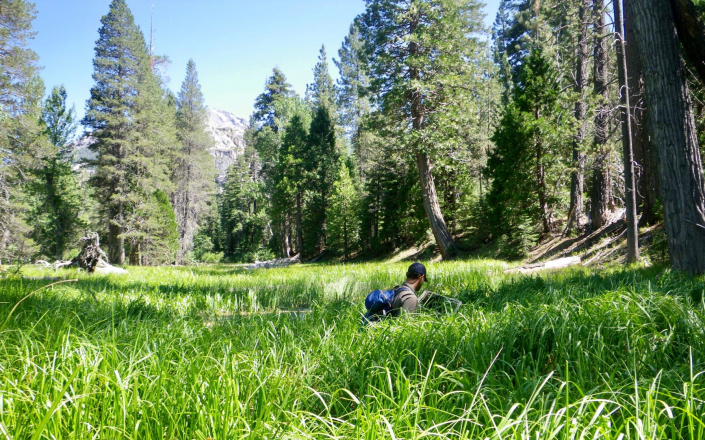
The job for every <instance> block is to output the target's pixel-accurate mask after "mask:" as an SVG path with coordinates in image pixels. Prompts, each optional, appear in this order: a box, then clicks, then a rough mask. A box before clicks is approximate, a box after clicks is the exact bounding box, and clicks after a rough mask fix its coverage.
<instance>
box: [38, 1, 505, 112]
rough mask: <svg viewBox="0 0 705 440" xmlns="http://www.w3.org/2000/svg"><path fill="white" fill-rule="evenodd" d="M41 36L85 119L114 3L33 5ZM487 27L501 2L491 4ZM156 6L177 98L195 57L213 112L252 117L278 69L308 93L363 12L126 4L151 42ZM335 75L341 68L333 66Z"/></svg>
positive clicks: (296, 4) (47, 65)
mask: <svg viewBox="0 0 705 440" xmlns="http://www.w3.org/2000/svg"><path fill="white" fill-rule="evenodd" d="M34 2H35V4H36V6H37V11H38V16H37V19H36V20H35V22H34V28H35V30H36V31H37V32H38V35H37V38H36V39H35V40H34V41H33V42H32V45H31V46H32V48H33V49H34V50H35V51H36V52H37V53H38V54H39V57H40V64H41V65H42V66H43V67H44V69H43V71H42V78H43V79H44V82H45V83H46V86H47V89H50V88H51V87H52V86H54V85H59V84H64V85H65V86H66V89H67V92H68V96H69V101H71V102H73V103H75V105H76V110H77V112H78V114H79V115H80V116H82V115H83V113H84V108H85V103H86V100H87V99H88V97H89V91H90V88H91V86H92V85H93V80H92V78H91V75H92V73H93V64H92V62H93V55H94V52H93V50H94V46H95V41H96V40H97V39H98V28H99V27H100V18H101V17H102V16H103V15H105V14H106V13H107V12H108V6H109V4H110V0H34ZM486 3H487V4H488V6H487V7H486V13H487V17H486V20H485V21H486V23H487V24H490V23H491V22H492V21H493V20H494V16H495V14H496V11H497V8H498V4H499V0H486ZM153 4H154V28H155V30H156V32H155V48H156V53H157V54H160V55H168V56H169V58H170V59H171V61H172V65H171V68H170V69H169V76H170V77H171V82H170V83H169V87H170V88H171V89H172V90H173V91H175V92H178V90H179V88H180V87H181V82H182V81H183V78H184V73H185V70H186V63H187V62H188V60H189V58H193V59H194V61H195V62H196V65H197V68H198V73H199V79H200V81H201V85H202V88H203V93H204V95H205V98H206V102H207V104H208V106H209V107H210V108H217V109H221V110H226V111H230V112H232V113H235V114H236V115H238V116H241V117H244V118H248V117H249V115H250V113H252V106H253V104H254V100H255V98H256V97H257V95H259V94H260V93H262V90H263V88H264V82H265V80H266V79H267V78H268V77H269V75H270V74H271V71H272V68H273V67H274V66H279V68H281V69H282V70H283V71H284V73H285V74H286V75H287V77H288V79H289V82H290V83H291V84H292V85H293V86H294V88H295V89H296V91H297V92H299V93H300V94H303V93H304V92H305V87H306V84H308V83H310V82H312V77H313V73H312V69H313V66H314V65H315V64H316V61H317V57H318V51H319V49H320V47H321V44H325V46H326V50H327V52H328V57H329V61H330V59H331V58H333V57H336V58H337V52H338V49H339V48H340V45H341V43H342V41H343V38H344V37H345V36H346V35H347V33H348V29H349V26H350V23H351V22H352V20H353V19H354V18H355V16H357V15H358V14H360V13H362V12H363V11H364V7H365V2H364V1H363V0H204V1H195V0H128V5H129V6H130V9H131V10H132V13H133V14H134V16H135V19H136V21H137V24H138V25H140V27H141V28H142V31H143V32H144V33H145V36H146V38H149V36H148V34H149V26H150V14H151V9H152V5H153ZM330 67H331V74H333V75H334V77H335V76H337V69H336V68H335V66H334V65H333V63H332V62H331V63H330Z"/></svg>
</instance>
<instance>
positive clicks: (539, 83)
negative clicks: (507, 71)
mask: <svg viewBox="0 0 705 440" xmlns="http://www.w3.org/2000/svg"><path fill="white" fill-rule="evenodd" d="M555 75H556V73H555V69H554V68H553V66H551V65H550V64H549V62H548V61H547V60H546V59H545V57H544V55H543V53H542V52H541V50H540V49H535V50H534V51H533V52H532V54H531V55H530V57H529V58H528V59H526V60H524V64H523V65H522V67H521V69H520V71H519V81H518V82H517V84H516V86H515V87H514V91H513V99H512V101H511V103H510V104H509V105H508V106H507V108H506V109H505V114H504V116H503V118H502V121H501V122H500V125H499V127H498V128H497V131H496V132H495V134H494V136H493V141H494V142H495V149H494V150H493V151H492V153H491V154H490V157H489V160H488V165H487V166H488V170H487V171H488V174H489V176H490V178H491V179H492V188H491V190H490V192H489V194H488V195H487V204H488V206H489V208H490V213H489V217H488V219H487V221H488V223H489V224H490V225H492V229H493V238H495V239H502V240H503V242H504V244H505V245H506V248H505V249H504V251H505V254H506V255H508V256H512V257H520V256H523V254H524V252H526V250H527V249H528V248H529V246H530V245H532V244H534V243H535V242H536V240H537V239H538V234H536V233H535V232H534V231H537V229H538V230H539V231H541V232H542V233H543V234H544V235H545V234H547V233H549V232H550V231H551V230H552V228H553V222H554V211H555V210H554V206H555V203H556V201H555V200H554V198H553V197H552V196H551V193H550V192H549V188H550V187H551V186H552V185H551V183H552V182H553V181H554V179H556V178H557V175H558V173H556V172H555V170H556V166H557V165H558V164H559V163H560V162H559V160H558V159H560V157H561V151H562V150H564V149H565V146H564V145H562V143H563V142H566V140H567V139H568V138H569V136H568V133H567V132H563V131H561V124H559V123H558V122H557V121H560V120H561V119H563V118H565V115H564V113H565V112H566V109H565V108H563V107H561V106H560V90H559V89H558V83H557V82H556V80H555ZM563 130H565V128H563Z"/></svg>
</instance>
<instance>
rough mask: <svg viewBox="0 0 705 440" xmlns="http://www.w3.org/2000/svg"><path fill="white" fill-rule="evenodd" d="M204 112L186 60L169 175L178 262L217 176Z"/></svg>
mask: <svg viewBox="0 0 705 440" xmlns="http://www.w3.org/2000/svg"><path fill="white" fill-rule="evenodd" d="M207 127H208V111H207V110H206V103H205V99H204V97H203V93H202V92H201V85H200V84H199V82H198V72H197V71H196V63H194V61H193V60H189V62H188V65H187V66H186V78H185V79H184V82H183V84H182V86H181V91H180V93H179V97H178V99H177V101H176V128H177V136H178V139H179V146H180V148H179V151H178V152H177V155H176V166H175V167H174V170H173V171H172V177H171V179H172V182H173V183H174V191H173V193H172V194H171V200H172V201H173V205H174V211H175V213H176V220H177V223H178V225H179V241H180V243H181V251H180V255H179V259H180V260H181V259H183V258H184V256H185V255H186V254H187V253H188V252H189V251H191V250H192V249H193V246H194V245H193V240H194V235H195V234H196V233H197V232H198V227H199V224H200V223H201V222H202V220H203V216H204V213H205V212H206V210H207V209H208V202H209V201H211V200H212V199H213V197H214V193H215V176H216V174H217V172H216V170H215V166H214V163H213V158H212V157H211V155H210V154H209V153H208V149H209V148H211V147H212V146H213V139H212V138H211V136H210V134H209V133H208V132H207Z"/></svg>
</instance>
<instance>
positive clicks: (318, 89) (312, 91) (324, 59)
mask: <svg viewBox="0 0 705 440" xmlns="http://www.w3.org/2000/svg"><path fill="white" fill-rule="evenodd" d="M307 95H308V96H310V98H311V103H312V104H313V108H318V107H325V108H326V109H327V110H328V112H329V113H331V114H337V105H336V90H335V83H334V82H333V78H332V77H331V76H330V71H329V70H328V55H327V54H326V47H325V46H321V50H320V52H319V55H318V63H316V65H315V66H314V68H313V84H310V85H308V86H307Z"/></svg>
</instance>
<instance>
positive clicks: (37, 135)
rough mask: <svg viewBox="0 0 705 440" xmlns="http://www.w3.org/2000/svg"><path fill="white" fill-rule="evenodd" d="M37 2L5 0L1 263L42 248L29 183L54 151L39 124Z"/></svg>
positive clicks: (0, 34) (0, 23) (0, 80)
mask: <svg viewBox="0 0 705 440" xmlns="http://www.w3.org/2000/svg"><path fill="white" fill-rule="evenodd" d="M35 16H36V9H35V6H34V4H32V3H30V2H27V1H24V0H0V54H2V55H0V261H2V262H3V263H7V262H13V261H27V260H29V259H30V257H31V256H32V254H33V253H34V252H35V251H36V248H35V247H34V243H33V242H32V240H31V239H30V238H29V236H30V233H31V228H30V227H29V226H28V225H27V223H26V222H25V218H26V217H27V215H28V213H29V209H30V204H31V200H29V199H28V194H27V191H26V189H27V188H26V187H25V184H26V183H27V180H28V178H30V176H31V175H32V172H33V171H34V170H35V169H36V168H37V167H38V166H40V165H41V164H40V163H39V162H40V159H41V158H42V157H44V156H45V155H46V154H47V150H48V149H50V147H49V145H48V142H46V139H45V137H44V134H43V127H42V126H41V124H40V123H39V119H40V113H41V100H42V97H43V95H44V83H43V82H42V80H41V79H40V78H39V76H38V72H39V67H38V65H37V61H38V56H37V54H36V53H35V52H34V51H33V50H32V49H30V48H29V44H30V41H31V40H32V39H33V38H34V35H35V33H34V31H33V29H32V22H33V21H34V18H35Z"/></svg>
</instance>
